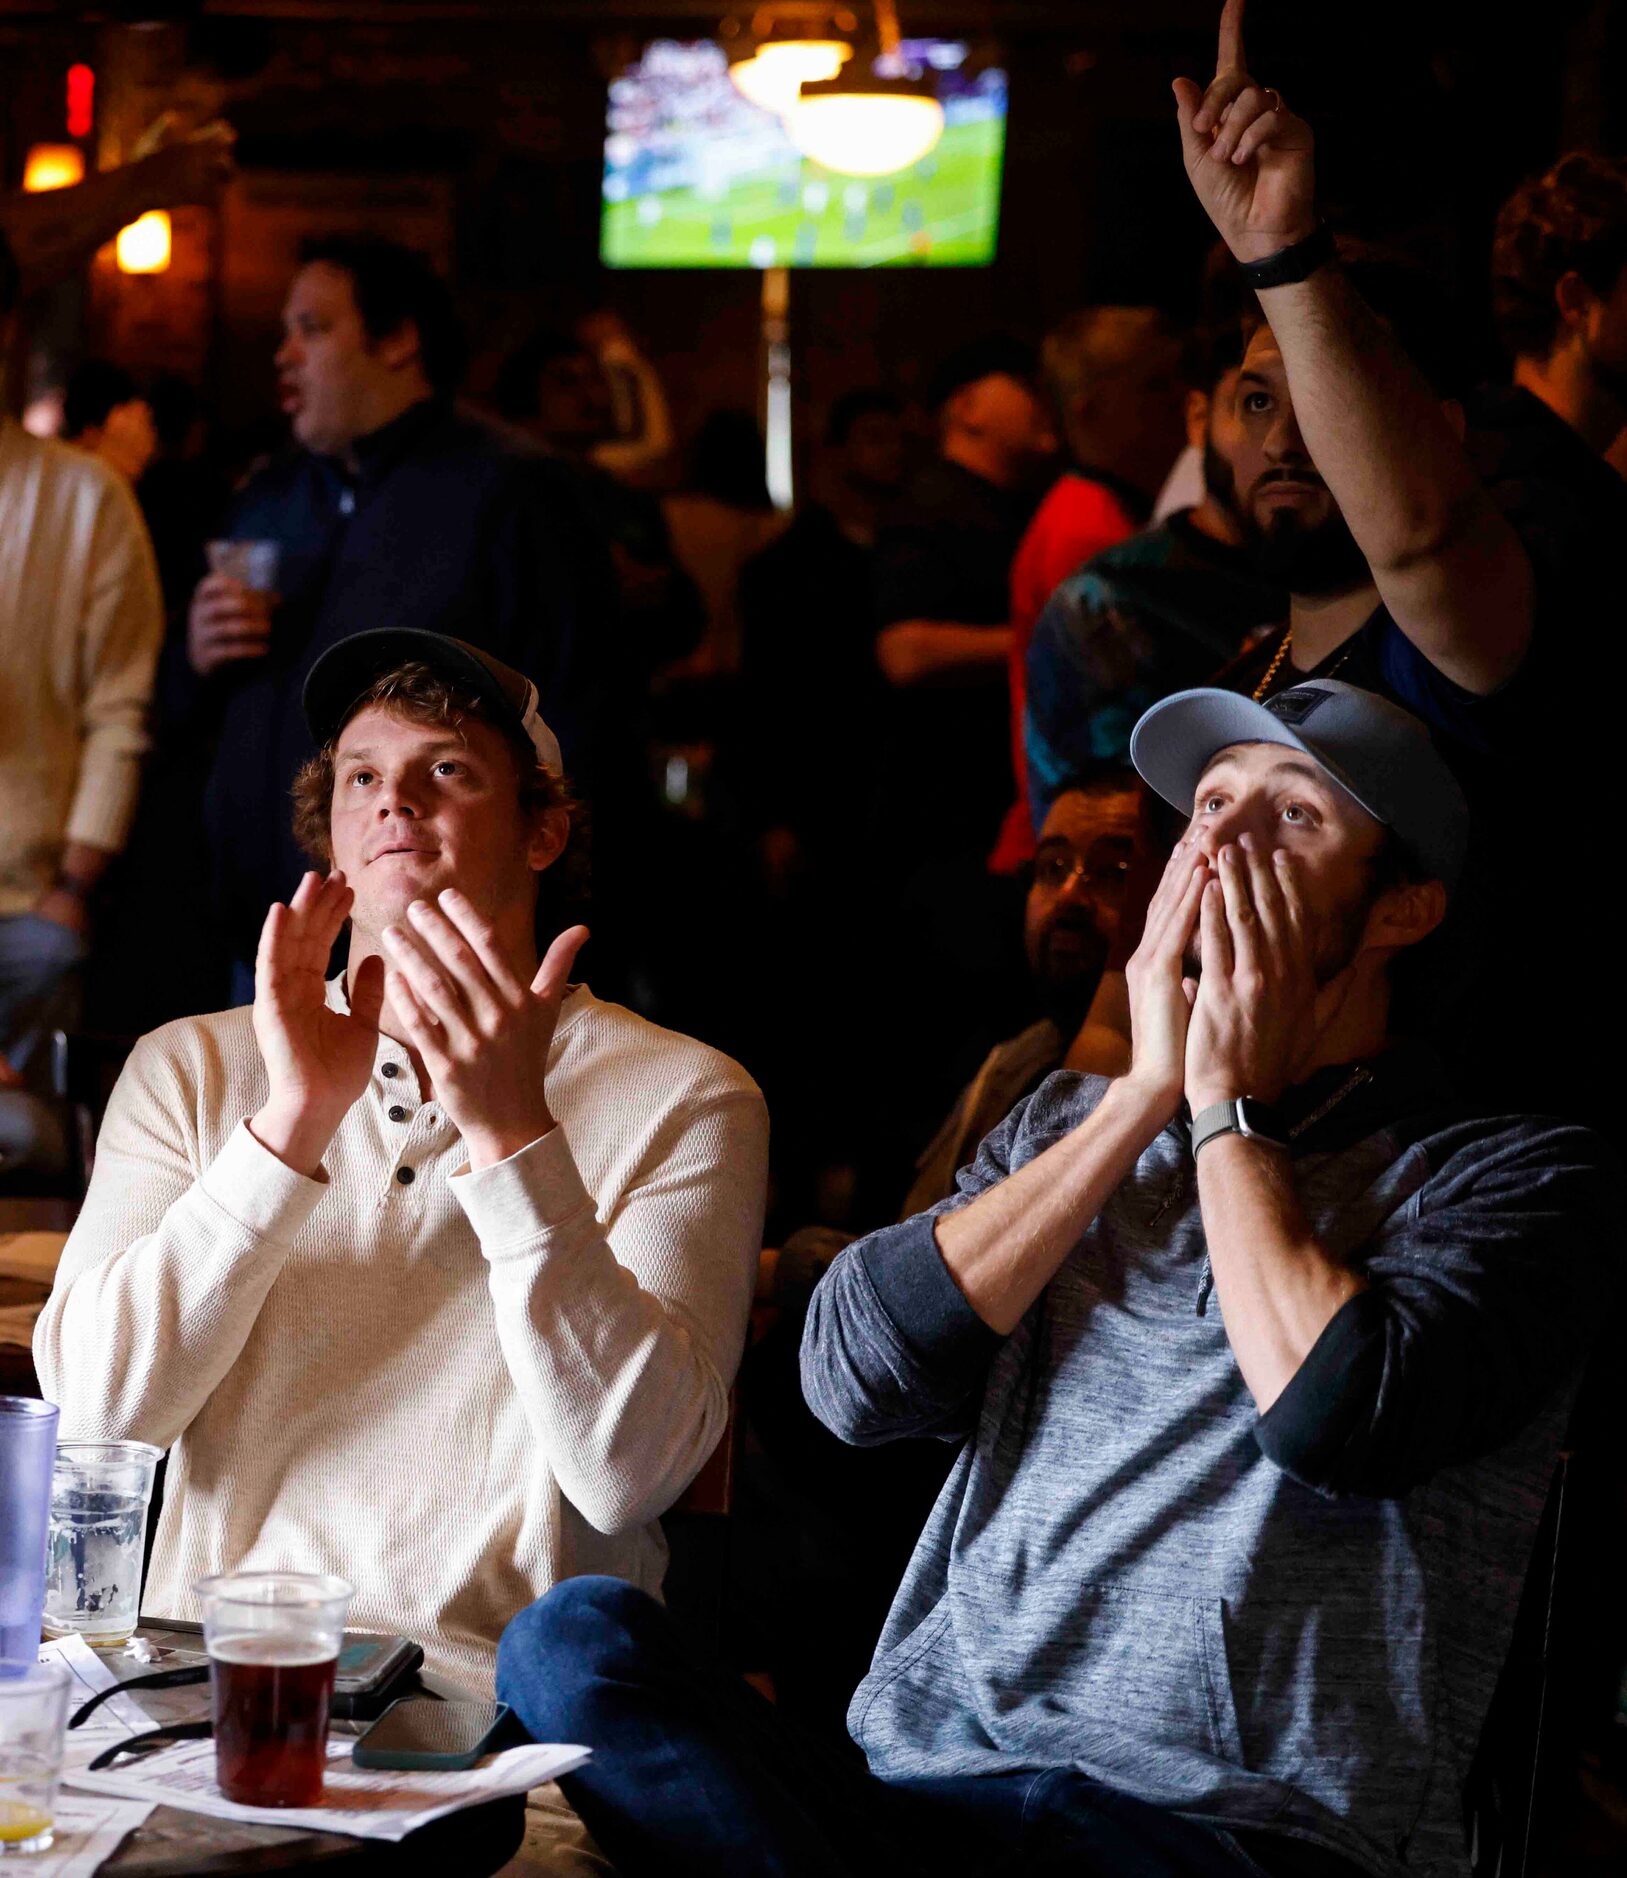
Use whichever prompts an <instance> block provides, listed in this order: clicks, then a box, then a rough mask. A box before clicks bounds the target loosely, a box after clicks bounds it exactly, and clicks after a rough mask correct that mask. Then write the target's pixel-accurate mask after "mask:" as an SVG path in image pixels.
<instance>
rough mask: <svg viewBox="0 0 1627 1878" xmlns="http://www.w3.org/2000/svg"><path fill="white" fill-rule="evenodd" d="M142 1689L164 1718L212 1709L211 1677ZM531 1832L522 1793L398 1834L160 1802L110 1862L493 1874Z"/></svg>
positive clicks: (373, 1877)
mask: <svg viewBox="0 0 1627 1878" xmlns="http://www.w3.org/2000/svg"><path fill="white" fill-rule="evenodd" d="M143 1628H145V1626H143ZM138 1634H140V1633H139V1632H138ZM185 1660H186V1658H185V1657H182V1658H181V1661H182V1662H184V1661H185ZM107 1663H108V1668H109V1669H111V1670H112V1671H113V1673H114V1675H116V1676H118V1677H119V1678H120V1679H121V1680H123V1679H124V1678H125V1677H127V1676H137V1675H140V1674H141V1672H142V1671H143V1670H144V1669H155V1668H156V1669H161V1668H163V1667H164V1664H163V1662H162V1661H158V1662H151V1663H142V1662H139V1661H136V1660H134V1659H132V1658H129V1657H127V1656H125V1655H124V1654H123V1653H122V1652H121V1653H120V1654H119V1655H118V1656H112V1657H109V1658H108V1659H107ZM135 1699H136V1700H138V1701H139V1702H140V1704H141V1706H142V1707H143V1708H144V1709H146V1710H147V1711H148V1712H149V1713H150V1714H151V1715H152V1716H153V1717H154V1719H155V1720H156V1721H159V1722H171V1721H188V1720H191V1719H192V1718H194V1717H196V1716H203V1715H207V1714H208V1712H209V1687H208V1684H207V1683H198V1684H194V1685H192V1686H191V1687H188V1688H182V1689H139V1690H137V1691H136V1696H135ZM361 1728H362V1724H356V1723H347V1722H336V1723H335V1724H334V1732H335V1733H339V1734H346V1733H348V1734H360V1733H361ZM524 1836H525V1795H524V1794H523V1793H516V1794H510V1795H508V1796H507V1797H506V1798H504V1799H500V1800H488V1801H487V1802H486V1803H485V1804H484V1805H482V1806H471V1807H465V1808H464V1809H463V1811H462V1812H458V1813H452V1814H450V1815H449V1816H448V1817H447V1818H445V1819H438V1820H435V1821H433V1822H432V1823H431V1824H430V1825H428V1826H424V1827H421V1828H420V1829H419V1830H418V1831H417V1832H415V1833H411V1834H409V1836H408V1837H407V1838H405V1839H402V1840H400V1841H399V1842H397V1843H395V1844H391V1843H389V1842H388V1841H386V1840H382V1839H353V1838H347V1837H345V1836H344V1835H343V1834H342V1833H336V1832H310V1831H308V1830H306V1829H305V1828H303V1827H286V1826H249V1825H243V1824H240V1823H239V1822H237V1821H236V1820H229V1819H211V1818H210V1817H209V1816H208V1815H207V1814H205V1813H189V1812H186V1811H184V1810H183V1809H182V1808H180V1807H174V1806H160V1807H158V1808H156V1809H155V1810H154V1811H153V1812H152V1813H150V1814H148V1816H147V1819H146V1821H145V1823H144V1824H142V1825H140V1826H138V1827H137V1828H136V1829H135V1831H134V1832H132V1833H131V1834H130V1836H129V1837H128V1838H127V1839H126V1840H125V1841H124V1844H123V1845H122V1846H120V1847H119V1849H118V1851H117V1852H115V1853H114V1855H113V1856H112V1858H110V1859H108V1860H107V1861H106V1862H105V1863H104V1864H103V1866H102V1868H101V1869H102V1871H103V1872H105V1873H107V1874H109V1878H205V1875H206V1874H207V1875H209V1878H214V1875H216V1874H221V1875H224V1874H227V1873H247V1872H285V1871H300V1870H303V1869H304V1868H305V1867H307V1866H314V1867H318V1868H319V1869H320V1870H322V1871H323V1872H332V1873H333V1874H334V1878H416V1875H417V1874H419V1873H437V1874H438V1873H446V1874H448V1878H454V1875H455V1878H489V1874H491V1873H492V1872H495V1871H497V1870H499V1869H500V1868H501V1867H502V1866H504V1865H506V1864H507V1863H508V1861H509V1860H510V1859H511V1858H512V1857H513V1856H514V1854H515V1853H516V1852H517V1851H518V1850H519V1849H520V1842H521V1840H522V1839H523V1838H524Z"/></svg>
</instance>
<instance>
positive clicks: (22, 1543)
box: [0, 1395, 57, 1662]
mask: <svg viewBox="0 0 1627 1878" xmlns="http://www.w3.org/2000/svg"><path fill="white" fill-rule="evenodd" d="M56 1425H57V1405H56V1404H55V1403H54V1402H39V1401H36V1400H35V1399H34V1398H33V1397H31V1396H21V1395H0V1661H3V1660H5V1659H7V1658H11V1659H20V1660H22V1661H24V1662H32V1661H33V1659H34V1657H35V1655H36V1654H37V1653H38V1650H39V1647H40V1612H41V1610H42V1609H43V1607H44V1604H45V1533H46V1528H47V1526H48V1525H49V1523H50V1517H51V1467H52V1463H53V1462H54V1461H55V1460H56Z"/></svg>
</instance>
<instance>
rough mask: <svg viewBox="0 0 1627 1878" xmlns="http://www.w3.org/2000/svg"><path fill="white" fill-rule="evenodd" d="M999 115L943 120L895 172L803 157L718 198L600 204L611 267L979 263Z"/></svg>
mask: <svg viewBox="0 0 1627 1878" xmlns="http://www.w3.org/2000/svg"><path fill="white" fill-rule="evenodd" d="M1004 151H1005V118H1004V116H1003V115H998V116H989V117H983V118H979V119H975V120H973V121H972V122H969V123H961V124H951V125H949V126H947V127H946V129H945V130H944V133H943V136H942V137H941V138H940V139H939V141H938V144H937V146H936V148H935V149H934V150H932V152H931V153H930V154H929V155H927V156H925V157H923V158H922V159H921V161H920V162H919V163H916V164H913V165H912V166H911V167H910V168H909V169H907V170H900V171H899V172H898V173H897V174H896V175H893V176H875V177H855V176H839V175H837V174H836V173H835V172H834V171H832V170H827V169H825V168H823V167H822V166H821V165H820V164H818V163H815V162H813V161H811V160H810V159H808V158H806V157H804V158H802V159H801V160H800V162H799V163H798V164H797V165H794V166H793V165H791V164H787V165H786V166H785V167H784V168H783V169H781V170H778V171H777V172H775V173H773V174H769V175H757V176H742V177H739V178H737V179H736V180H735V181H734V182H733V183H731V184H730V185H729V187H728V188H727V189H725V190H724V191H723V192H722V193H720V194H714V195H711V196H709V197H703V196H702V194H701V192H700V191H699V190H698V189H694V188H689V189H667V190H659V191H650V192H648V193H646V194H643V195H633V196H629V197H628V198H627V199H626V200H625V201H621V202H608V201H607V202H606V203H605V205H604V226H603V230H602V235H601V247H600V253H601V256H602V258H603V260H604V262H605V265H606V266H608V267H758V268H761V267H887V266H898V265H900V264H905V265H907V264H909V263H911V262H915V263H917V264H922V265H930V266H934V267H957V266H958V267H980V266H986V265H987V264H988V263H989V262H990V261H992V260H993V258H994V244H995V235H996V231H997V229H998V226H999V212H1000V166H1001V161H1002V158H1003V156H1004Z"/></svg>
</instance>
